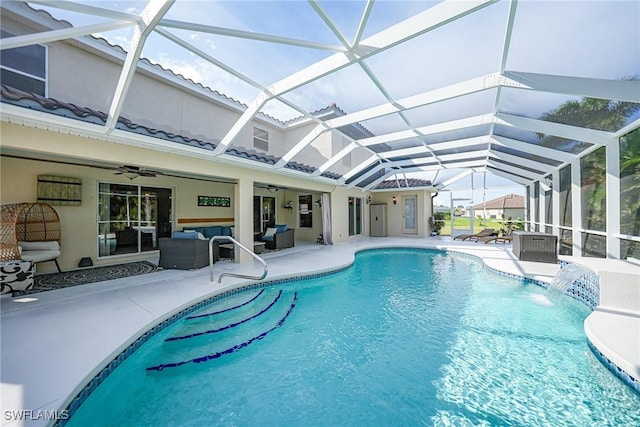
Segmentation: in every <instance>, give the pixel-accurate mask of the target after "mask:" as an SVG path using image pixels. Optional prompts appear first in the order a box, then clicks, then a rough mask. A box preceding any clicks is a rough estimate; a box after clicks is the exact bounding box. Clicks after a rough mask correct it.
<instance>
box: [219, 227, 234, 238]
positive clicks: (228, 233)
mask: <svg viewBox="0 0 640 427" xmlns="http://www.w3.org/2000/svg"><path fill="white" fill-rule="evenodd" d="M220 235H221V236H231V235H232V234H231V227H225V226H222V227H220Z"/></svg>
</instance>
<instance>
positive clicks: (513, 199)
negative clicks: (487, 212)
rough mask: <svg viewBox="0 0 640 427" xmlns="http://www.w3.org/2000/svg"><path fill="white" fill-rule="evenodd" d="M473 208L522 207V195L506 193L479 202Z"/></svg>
mask: <svg viewBox="0 0 640 427" xmlns="http://www.w3.org/2000/svg"><path fill="white" fill-rule="evenodd" d="M473 208H474V209H484V208H486V209H524V197H523V196H519V195H517V194H507V195H506V196H502V197H498V198H496V199H492V200H488V201H486V202H485V203H479V204H477V205H475V206H474V207H473Z"/></svg>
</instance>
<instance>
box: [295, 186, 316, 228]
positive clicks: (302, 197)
mask: <svg viewBox="0 0 640 427" xmlns="http://www.w3.org/2000/svg"><path fill="white" fill-rule="evenodd" d="M307 202H308V203H307ZM303 206H308V207H307V208H303ZM303 215H304V217H303ZM298 227H299V228H304V229H312V228H313V194H299V195H298Z"/></svg>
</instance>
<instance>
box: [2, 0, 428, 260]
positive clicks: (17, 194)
mask: <svg viewBox="0 0 640 427" xmlns="http://www.w3.org/2000/svg"><path fill="white" fill-rule="evenodd" d="M2 6H3V8H2V14H1V15H0V18H1V27H2V36H3V37H8V36H10V35H22V34H30V33H33V32H40V31H44V30H47V29H64V28H66V27H68V23H66V22H64V21H59V20H56V19H54V18H53V17H51V15H49V14H48V13H46V12H43V11H36V10H34V9H31V8H30V7H29V6H28V5H26V4H17V3H10V4H9V3H7V4H6V5H5V4H3V5H2ZM125 57H126V53H125V52H124V51H123V50H122V49H121V48H120V47H117V46H112V45H110V44H109V43H107V42H106V41H105V40H103V39H99V38H95V37H90V36H85V37H81V38H78V39H73V40H65V41H56V42H51V43H48V44H47V45H34V46H27V47H24V48H15V49H9V50H4V51H3V52H2V57H1V58H2V70H1V71H2V92H1V101H2V110H1V114H2V128H1V135H0V136H1V140H2V153H1V155H2V156H1V161H2V168H1V174H2V180H1V188H0V190H1V191H0V194H1V195H2V199H1V203H2V204H8V203H17V202H23V201H29V202H35V201H37V200H38V197H39V196H38V182H39V179H38V177H39V176H55V177H63V178H64V177H71V178H76V179H80V180H81V192H80V193H81V203H80V205H79V206H65V205H63V204H61V205H57V206H55V208H56V210H57V211H58V213H59V215H60V217H61V222H62V230H63V236H62V256H61V258H60V264H61V266H62V268H63V269H65V268H66V269H70V268H74V267H76V266H77V265H78V261H79V260H80V259H81V258H84V257H91V258H93V259H94V260H96V261H97V263H98V264H100V263H112V262H116V261H117V262H123V260H126V259H129V258H136V257H137V258H142V257H144V255H145V254H144V253H145V252H147V251H153V250H157V240H158V239H159V238H161V237H167V236H171V233H172V231H175V230H180V229H182V227H184V226H195V225H234V230H235V233H236V235H235V236H234V237H236V238H237V239H238V240H240V241H241V242H242V243H244V244H245V245H246V246H251V242H252V241H253V239H254V236H255V235H256V234H258V233H260V232H263V231H264V229H265V227H266V226H271V225H274V224H275V223H278V224H287V225H288V226H289V227H290V228H295V229H296V234H295V238H296V240H299V241H310V242H315V241H316V239H317V237H318V235H319V234H320V233H322V232H323V212H322V209H323V206H322V203H321V200H322V196H323V194H329V197H330V202H331V203H330V207H331V211H330V215H331V222H332V224H331V228H332V235H333V236H332V237H333V241H341V240H348V239H352V238H358V237H360V236H365V235H368V234H369V225H368V224H369V219H368V218H369V210H368V203H386V204H388V205H389V206H390V208H389V215H388V218H389V228H388V232H389V235H390V236H392V235H405V234H413V235H417V236H426V235H428V233H429V231H428V223H427V218H429V217H430V216H431V215H432V210H431V191H433V188H432V187H431V183H430V182H424V181H421V180H415V181H413V180H404V181H402V182H398V181H397V180H394V181H389V182H387V181H382V182H379V183H378V184H377V186H373V188H372V189H373V190H375V189H378V188H379V189H380V192H369V191H363V188H364V187H365V186H367V185H369V184H371V183H376V181H377V180H382V177H383V175H384V172H385V171H384V170H380V171H378V172H375V171H374V172H375V173H372V172H370V171H369V170H368V169H364V170H362V171H359V172H357V173H353V172H352V171H353V168H354V167H355V166H356V165H359V164H361V163H363V162H364V160H365V159H367V158H369V157H370V156H371V153H370V152H369V151H366V150H365V149H363V148H361V147H356V148H355V149H352V150H351V151H350V152H349V155H348V156H344V157H343V158H342V159H341V160H340V161H338V162H335V163H334V164H330V165H329V164H327V162H328V160H329V159H330V158H331V157H332V156H334V155H336V153H338V152H341V151H342V150H343V149H345V147H347V146H349V145H350V144H351V141H350V139H355V138H366V137H371V136H373V135H372V134H371V133H370V132H369V131H368V130H367V129H365V128H364V127H363V126H361V125H360V124H357V123H355V124H350V125H347V126H344V127H341V128H340V129H339V132H336V131H328V132H323V133H321V134H320V135H318V137H317V139H315V140H314V141H313V142H312V143H311V144H309V145H307V146H305V148H304V149H301V150H300V151H299V152H297V153H296V154H295V156H293V157H292V158H286V159H285V158H283V157H284V156H285V154H286V153H290V152H291V151H292V149H294V148H295V147H296V145H297V144H299V142H300V140H301V138H304V137H305V136H306V135H308V134H309V133H310V131H312V130H313V129H314V128H316V127H317V126H318V122H319V121H320V122H321V121H324V120H330V119H332V118H335V117H340V116H343V115H345V114H346V113H345V112H344V111H342V110H341V109H340V108H338V107H337V106H336V105H335V104H331V105H329V106H328V107H326V108H323V109H321V110H319V111H316V112H314V113H312V116H311V117H301V118H298V119H294V120H290V121H287V122H282V121H279V120H277V119H275V118H273V117H270V116H267V115H264V114H257V115H256V116H255V117H254V118H253V119H252V120H251V121H249V122H248V123H246V125H245V126H244V127H243V128H242V130H241V131H240V133H239V134H238V135H237V137H236V138H235V139H234V140H233V141H222V140H223V138H224V136H225V135H227V133H228V132H229V129H231V128H232V127H233V126H234V125H235V124H236V123H237V122H238V120H239V119H240V118H241V117H242V116H243V113H244V112H245V111H246V110H247V108H248V107H247V106H246V105H244V104H242V103H240V102H237V101H235V100H233V99H231V98H229V97H227V96H225V95H224V94H220V93H218V92H217V91H215V90H212V89H210V88H207V87H203V86H202V85H200V84H197V83H194V82H193V81H191V80H188V79H185V78H183V77H182V76H179V75H177V74H175V73H173V72H171V71H170V70H167V69H164V68H162V67H161V66H160V65H155V64H152V63H151V62H149V61H147V60H144V59H143V60H141V61H140V62H139V65H138V67H137V68H136V72H135V74H134V77H133V79H132V81H131V85H130V88H129V91H128V94H127V96H126V98H124V99H123V101H122V103H121V105H119V108H120V113H119V119H118V120H117V122H116V123H109V122H108V116H109V115H108V114H107V112H108V111H110V109H111V108H112V107H113V105H112V102H111V101H112V98H113V97H114V93H117V90H116V86H117V84H118V79H119V73H120V71H121V68H122V65H121V64H122V63H123V61H124V60H125ZM25 58H28V60H25ZM227 143H228V144H229V145H228V146H224V147H223V148H224V150H222V151H219V150H218V148H220V147H222V146H223V145H224V144H227ZM274 165H276V166H277V165H280V167H279V168H277V169H274V168H273V166H274ZM348 173H351V174H350V175H347V174H348ZM345 175H347V176H345ZM358 177H366V179H362V180H360V181H359V182H358V183H357V185H356V186H349V184H350V183H351V182H354V179H356V178H358ZM405 200H406V203H407V206H411V207H412V208H413V209H415V217H416V218H417V220H416V224H415V227H413V228H410V229H407V228H406V227H405V225H404V224H405V223H404V222H403V221H402V220H401V218H402V217H403V214H404V212H405V211H404V207H403V204H404V203H405ZM398 202H400V203H398ZM125 230H127V232H129V233H130V232H131V230H135V231H133V232H134V233H137V237H138V244H137V245H136V244H133V245H131V244H129V245H127V246H125V245H122V244H121V243H122V242H118V236H121V235H123V233H122V232H123V231H125ZM114 256H117V257H118V258H117V259H115V258H113V257H114ZM240 261H242V259H240ZM39 268H40V267H39ZM48 268H49V267H48V266H47V265H42V270H43V271H46V270H47V269H48Z"/></svg>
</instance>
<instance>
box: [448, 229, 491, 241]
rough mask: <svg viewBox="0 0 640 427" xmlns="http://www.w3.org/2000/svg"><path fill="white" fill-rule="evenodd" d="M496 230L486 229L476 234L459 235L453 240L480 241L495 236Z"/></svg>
mask: <svg viewBox="0 0 640 427" xmlns="http://www.w3.org/2000/svg"><path fill="white" fill-rule="evenodd" d="M494 231H495V230H494V229H493V228H485V229H484V230H482V231H480V232H479V233H476V234H458V235H457V236H456V237H454V238H453V240H458V239H460V240H473V241H475V240H478V239H480V238H482V237H489V236H492V235H493V232H494Z"/></svg>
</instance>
